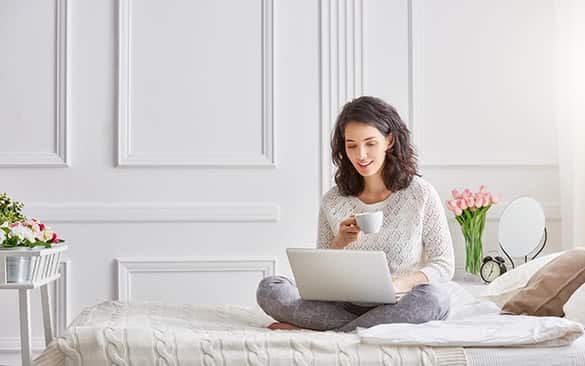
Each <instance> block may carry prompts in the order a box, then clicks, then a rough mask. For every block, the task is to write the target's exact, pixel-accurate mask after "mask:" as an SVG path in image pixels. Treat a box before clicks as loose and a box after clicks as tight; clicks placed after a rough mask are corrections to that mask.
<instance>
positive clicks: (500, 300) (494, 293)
mask: <svg viewBox="0 0 585 366" xmlns="http://www.w3.org/2000/svg"><path fill="white" fill-rule="evenodd" d="M582 249H584V250H585V248H582ZM563 253H564V252H558V253H553V254H549V255H545V256H542V257H539V258H536V259H533V260H531V261H530V262H527V263H524V264H521V265H519V266H518V267H516V268H514V269H512V270H509V271H508V272H506V273H504V274H503V275H501V276H500V277H498V278H496V279H495V280H494V281H492V282H491V283H490V284H489V285H488V286H487V287H486V289H485V290H484V291H483V293H482V294H481V297H483V298H485V299H487V300H490V301H493V302H495V303H496V304H498V306H499V307H502V306H503V305H504V304H505V303H506V302H507V301H508V300H509V299H510V298H511V297H512V296H514V295H515V294H516V293H517V292H518V291H519V290H521V289H522V288H524V286H526V284H527V283H528V281H529V280H530V278H531V277H532V276H533V275H534V274H535V273H536V272H538V271H539V270H540V269H541V268H542V267H544V266H546V265H547V264H548V263H550V261H552V260H553V259H555V258H557V257H558V256H559V255H561V254H563Z"/></svg>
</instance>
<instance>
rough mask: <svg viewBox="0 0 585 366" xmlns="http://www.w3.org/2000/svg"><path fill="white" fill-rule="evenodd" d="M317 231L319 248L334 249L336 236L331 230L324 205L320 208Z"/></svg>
mask: <svg viewBox="0 0 585 366" xmlns="http://www.w3.org/2000/svg"><path fill="white" fill-rule="evenodd" d="M317 231H318V233H317V248H320V249H328V248H332V244H333V239H334V238H335V234H334V233H333V230H331V226H329V221H327V216H326V213H325V210H324V208H323V204H321V207H320V208H319V227H318V228H317Z"/></svg>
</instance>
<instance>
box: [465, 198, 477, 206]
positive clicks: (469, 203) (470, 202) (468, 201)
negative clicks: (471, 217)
mask: <svg viewBox="0 0 585 366" xmlns="http://www.w3.org/2000/svg"><path fill="white" fill-rule="evenodd" d="M465 203H466V204H467V207H469V208H471V207H473V206H475V200H474V199H473V196H469V197H466V198H465Z"/></svg>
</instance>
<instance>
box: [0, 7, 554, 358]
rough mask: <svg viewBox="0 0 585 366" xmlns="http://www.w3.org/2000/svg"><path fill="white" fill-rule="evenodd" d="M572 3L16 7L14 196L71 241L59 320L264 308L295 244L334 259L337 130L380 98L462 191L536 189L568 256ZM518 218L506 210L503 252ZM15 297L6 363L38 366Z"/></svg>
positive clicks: (6, 179)
mask: <svg viewBox="0 0 585 366" xmlns="http://www.w3.org/2000/svg"><path fill="white" fill-rule="evenodd" d="M553 10H554V9H553V0H537V1H529V0H525V1H514V2H512V3H510V2H509V1H504V0H496V1H491V2H489V3H488V2H476V1H463V0H440V1H438V0H435V1H424V0H392V1H386V0H320V1H314V0H301V1H275V0H246V1H241V0H224V1H197V2H194V1H187V0H183V1H178V0H177V1H172V2H168V1H161V0H140V1H138V0H111V1H90V0H79V1H66V0H50V1H49V0H47V1H32V0H24V1H23V0H4V1H2V2H1V3H0V49H1V50H2V51H1V52H2V57H0V123H1V126H2V131H3V136H4V138H3V143H2V144H0V176H1V177H2V187H1V189H0V191H6V192H7V193H8V194H9V195H10V196H12V197H13V198H15V199H16V200H19V201H23V202H24V203H25V209H26V212H27V214H29V215H31V216H35V217H38V218H40V219H41V220H45V221H48V222H49V223H50V224H52V226H53V228H54V229H55V230H56V231H57V232H58V233H59V234H60V235H61V236H62V237H64V238H65V239H66V240H67V242H68V243H69V244H70V250H69V253H68V256H69V259H70V263H72V267H71V268H72V269H73V270H72V271H69V270H68V269H63V270H64V271H66V272H67V277H66V278H67V279H68V281H69V285H67V286H69V287H67V286H66V285H65V284H61V285H60V287H58V288H59V290H58V291H57V294H56V295H57V296H56V297H58V299H59V301H58V306H56V311H57V312H58V314H62V315H60V316H61V317H60V318H58V319H61V320H58V321H60V322H61V323H62V322H65V321H66V320H67V319H70V318H67V316H66V314H67V313H69V312H70V313H71V315H72V316H75V315H77V314H78V313H79V312H80V311H81V310H82V309H83V308H84V307H86V306H90V305H92V304H94V303H97V302H100V301H104V300H107V299H115V298H118V297H119V298H121V299H123V300H124V299H131V300H137V301H138V300H148V299H150V300H157V299H158V300H159V299H163V298H162V297H161V294H162V291H163V290H164V291H166V292H165V297H164V299H169V300H170V301H174V302H185V301H188V302H200V303H220V302H232V303H240V304H252V303H253V302H254V290H255V287H256V284H257V282H258V281H259V279H260V278H262V277H263V276H265V275H268V274H272V273H281V274H286V275H290V268H289V266H288V263H287V260H286V256H285V252H284V249H285V248H286V247H292V246H297V247H300V246H306V247H310V246H314V242H315V237H316V230H317V211H318V207H319V198H320V195H321V194H322V193H323V192H324V191H325V190H327V189H328V188H329V187H330V185H331V175H332V173H333V170H332V168H331V164H330V157H329V155H330V153H329V134H330V131H331V128H332V126H333V123H334V119H335V117H336V114H337V113H338V111H339V108H340V107H341V106H342V105H343V104H344V103H345V102H346V101H347V100H349V99H351V98H353V97H354V96H358V95H362V94H369V95H376V96H380V97H382V98H383V99H385V100H387V101H388V102H390V103H391V104H393V105H394V106H395V107H396V108H397V109H398V111H399V112H400V114H401V115H402V117H403V118H404V120H405V121H406V122H407V123H408V124H409V126H410V127H411V129H412V132H413V134H414V141H415V143H416V145H417V148H418V151H419V153H420V162H421V172H422V174H423V176H424V178H425V179H427V180H429V181H430V182H431V183H432V184H434V185H435V187H436V188H437V190H438V191H439V193H440V195H441V197H442V199H443V200H446V199H447V198H448V195H449V194H450V191H451V189H453V188H459V189H461V188H464V187H470V188H472V189H474V190H477V189H478V187H479V185H480V184H485V185H487V186H488V188H489V189H490V190H492V191H494V192H499V193H501V194H502V196H503V200H504V202H506V201H509V200H511V199H513V198H514V197H517V196H520V195H532V196H534V197H536V198H537V199H539V200H540V201H541V202H543V204H544V207H545V212H546V215H547V225H548V227H549V234H550V235H549V246H548V247H547V251H549V252H550V251H554V250H557V249H560V248H561V247H562V246H561V238H560V227H561V217H560V207H559V184H558V168H557V163H556V161H557V148H558V146H557V138H556V135H555V134H556V131H555V130H554V122H555V121H554V119H555V113H556V109H555V108H556V107H555V103H554V102H553V101H554V100H555V97H556V95H555V89H554V83H555V65H554V53H553V52H551V50H552V49H554V47H555V39H556V38H555V37H556V29H555V15H554V11H553ZM72 157H73V158H72ZM503 206H504V204H502V205H499V206H498V207H496V208H495V209H493V210H492V212H490V218H489V221H488V224H487V228H486V234H485V245H486V252H487V253H496V252H497V238H496V229H497V219H498V217H499V215H500V214H501V212H502V208H503ZM450 225H451V229H452V234H453V238H454V240H455V247H456V257H457V267H458V272H459V273H461V272H462V268H463V255H464V251H463V238H462V235H461V234H460V232H459V228H458V226H457V224H456V222H455V221H454V220H451V221H450ZM67 268H69V267H67ZM230 286H231V287H230ZM185 287H188V288H189V291H188V292H187V291H185ZM11 295H12V294H10V293H9V292H8V291H2V292H1V293H0V310H1V312H2V313H1V314H0V323H2V324H3V325H4V326H3V327H1V328H0V364H2V363H11V362H13V360H14V359H17V358H15V353H14V351H13V350H14V349H16V348H17V345H18V344H17V343H16V342H17V337H18V323H17V321H16V319H17V312H16V309H17V306H16V305H17V303H16V296H11ZM33 299H34V298H33ZM33 312H34V313H36V314H37V315H34V316H33V335H34V336H35V337H37V339H39V340H40V337H41V323H40V321H39V316H38V313H39V308H36V309H35V308H34V307H33ZM38 345H39V346H40V345H41V343H40V342H39V343H38ZM11 350H12V351H11Z"/></svg>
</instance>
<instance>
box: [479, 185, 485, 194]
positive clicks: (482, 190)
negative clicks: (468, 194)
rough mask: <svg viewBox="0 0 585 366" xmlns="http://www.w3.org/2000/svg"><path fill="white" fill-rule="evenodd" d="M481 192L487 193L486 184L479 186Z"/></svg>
mask: <svg viewBox="0 0 585 366" xmlns="http://www.w3.org/2000/svg"><path fill="white" fill-rule="evenodd" d="M479 193H482V194H484V193H486V190H485V186H484V185H483V184H482V185H481V186H480V187H479Z"/></svg>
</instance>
